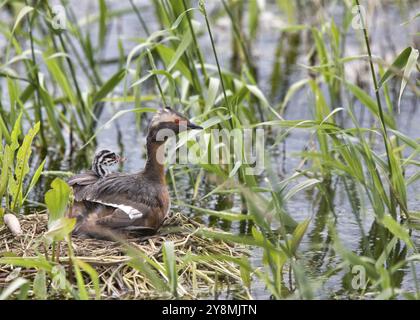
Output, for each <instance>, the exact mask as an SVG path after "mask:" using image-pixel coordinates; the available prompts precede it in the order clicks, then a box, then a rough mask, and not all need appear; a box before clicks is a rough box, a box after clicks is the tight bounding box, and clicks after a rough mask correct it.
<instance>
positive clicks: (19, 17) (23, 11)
mask: <svg viewBox="0 0 420 320" xmlns="http://www.w3.org/2000/svg"><path fill="white" fill-rule="evenodd" d="M32 10H34V8H32V7H31V6H24V7H23V8H22V9H21V10H20V11H19V13H18V15H17V18H16V21H15V24H14V25H13V29H12V35H13V34H14V33H15V30H16V28H17V26H18V25H19V23H20V21H21V20H22V19H23V18H24V17H25V16H26V15H27V14H28V13H29V12H31V11H32Z"/></svg>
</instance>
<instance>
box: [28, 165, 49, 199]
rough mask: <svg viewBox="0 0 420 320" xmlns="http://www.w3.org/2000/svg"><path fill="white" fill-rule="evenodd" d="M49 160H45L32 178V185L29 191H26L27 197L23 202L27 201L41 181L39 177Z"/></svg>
mask: <svg viewBox="0 0 420 320" xmlns="http://www.w3.org/2000/svg"><path fill="white" fill-rule="evenodd" d="M46 160H47V159H44V161H42V162H41V164H40V165H39V167H38V169H36V171H35V173H34V175H33V176H32V180H31V183H30V184H29V187H28V190H27V191H26V194H25V197H24V198H23V201H25V200H26V198H27V197H28V195H29V192H31V190H32V189H33V188H34V187H35V185H36V183H37V182H38V180H39V177H40V176H41V174H42V170H43V169H44V165H45V162H46Z"/></svg>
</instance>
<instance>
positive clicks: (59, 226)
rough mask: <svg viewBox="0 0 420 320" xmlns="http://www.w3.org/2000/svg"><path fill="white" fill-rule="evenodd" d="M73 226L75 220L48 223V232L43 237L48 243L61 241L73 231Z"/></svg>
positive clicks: (58, 220) (63, 219) (63, 218)
mask: <svg viewBox="0 0 420 320" xmlns="http://www.w3.org/2000/svg"><path fill="white" fill-rule="evenodd" d="M75 225H76V218H65V217H62V218H59V219H57V220H54V221H52V222H51V223H49V225H48V231H47V232H46V233H45V234H44V236H45V237H46V238H47V239H48V240H49V241H50V242H53V241H60V240H63V239H64V238H65V237H66V236H67V235H69V234H70V233H71V232H72V231H73V229H74V226H75Z"/></svg>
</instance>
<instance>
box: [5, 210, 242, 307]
mask: <svg viewBox="0 0 420 320" xmlns="http://www.w3.org/2000/svg"><path fill="white" fill-rule="evenodd" d="M19 220H20V224H21V227H22V231H23V234H22V235H21V236H18V237H16V236H14V235H13V234H12V233H11V232H10V231H9V229H8V228H7V227H6V226H5V225H2V226H0V257H1V256H5V253H7V254H10V253H11V254H13V255H14V256H18V257H28V258H30V259H31V258H33V259H36V257H40V256H44V257H46V258H47V260H49V261H53V262H54V263H56V264H57V265H60V266H62V267H63V268H64V270H66V275H69V274H72V272H73V271H72V270H71V269H72V266H71V261H70V260H71V259H70V258H69V254H68V252H69V250H68V244H67V243H66V242H65V241H61V242H59V245H58V246H57V247H56V248H55V249H54V253H53V249H52V248H51V246H47V245H45V241H44V233H45V232H46V231H47V221H48V216H47V214H45V213H37V214H31V215H25V216H20V217H19ZM202 229H206V228H205V226H203V225H201V224H199V223H198V222H196V221H194V220H192V219H190V218H188V217H186V216H184V215H182V214H180V213H176V214H174V215H172V216H171V217H170V218H168V219H167V220H166V221H165V223H164V225H163V226H162V228H161V229H160V231H159V232H158V234H156V235H154V236H149V237H144V238H141V239H139V238H135V239H128V240H126V243H125V244H122V243H117V242H113V241H105V240H95V239H81V238H77V237H72V238H71V243H72V248H73V254H74V256H75V257H76V258H77V259H79V260H81V261H83V262H87V263H88V264H89V265H90V266H91V267H93V268H94V269H95V270H96V272H97V274H98V276H99V282H100V288H101V290H100V291H101V298H103V299H145V298H148V299H151V298H152V299H153V298H158V299H159V298H170V297H171V294H170V293H169V292H162V291H159V290H156V288H155V287H154V285H153V281H151V279H149V278H148V277H147V276H146V275H145V274H144V273H143V272H141V271H139V269H138V268H135V267H134V266H133V265H132V264H131V263H130V261H133V259H135V257H133V256H132V255H131V254H130V255H128V254H127V252H128V251H127V245H129V246H130V247H131V248H135V249H136V250H138V251H140V252H142V253H143V254H144V255H146V256H147V257H149V258H150V259H151V260H153V261H154V262H155V263H156V264H158V265H160V266H162V269H163V267H164V262H163V253H162V248H163V245H164V243H165V241H172V242H173V243H174V250H175V252H174V253H175V259H176V265H177V268H178V269H177V274H178V281H177V282H178V289H177V292H178V297H182V298H185V299H195V298H198V297H206V296H207V297H209V296H214V295H217V294H218V293H219V294H220V293H223V294H228V295H229V294H233V295H234V297H237V298H240V297H246V296H247V295H248V293H247V292H246V289H244V286H243V285H242V280H241V275H240V270H239V267H238V266H237V265H236V264H235V263H233V262H229V261H226V260H223V259H220V260H219V259H198V260H195V261H194V260H193V261H189V260H188V261H187V262H186V261H185V259H184V258H186V257H187V255H197V256H200V257H206V256H213V257H214V256H221V255H224V256H229V257H232V258H241V257H243V256H244V255H248V252H247V251H246V249H245V248H244V247H242V246H239V245H237V244H233V243H229V242H225V241H221V240H214V239H208V238H206V237H204V236H201V235H200V232H198V231H200V230H202ZM36 272H37V270H36V269H35V268H20V267H15V266H11V265H5V264H0V288H4V287H7V286H8V284H9V283H10V282H11V281H12V280H13V279H15V278H17V277H23V278H25V279H30V280H33V279H34V277H35V275H36ZM158 274H159V276H160V277H161V278H162V279H163V280H164V281H167V278H166V275H165V274H164V273H163V272H158ZM84 276H85V283H86V284H87V287H88V288H91V287H92V283H91V280H90V278H89V277H87V275H86V274H84ZM73 280H74V279H73ZM64 296H65V295H64ZM49 298H63V294H62V293H59V294H58V295H57V296H56V297H49ZM64 298H65V297H64Z"/></svg>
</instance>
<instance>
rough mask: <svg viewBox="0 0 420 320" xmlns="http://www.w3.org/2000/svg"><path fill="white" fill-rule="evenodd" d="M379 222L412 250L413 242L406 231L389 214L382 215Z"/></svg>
mask: <svg viewBox="0 0 420 320" xmlns="http://www.w3.org/2000/svg"><path fill="white" fill-rule="evenodd" d="M381 222H382V224H383V225H384V226H385V227H386V228H387V229H388V230H389V231H390V232H391V233H392V234H393V235H394V236H396V237H397V238H399V239H401V240H402V241H404V242H405V243H406V244H407V245H408V246H409V247H410V248H414V244H413V241H412V240H411V237H410V235H409V233H408V231H407V230H406V229H405V228H404V227H402V226H401V225H400V224H399V223H398V222H397V221H395V220H394V218H392V217H391V216H390V215H389V214H386V215H384V217H383V218H382V220H381Z"/></svg>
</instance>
